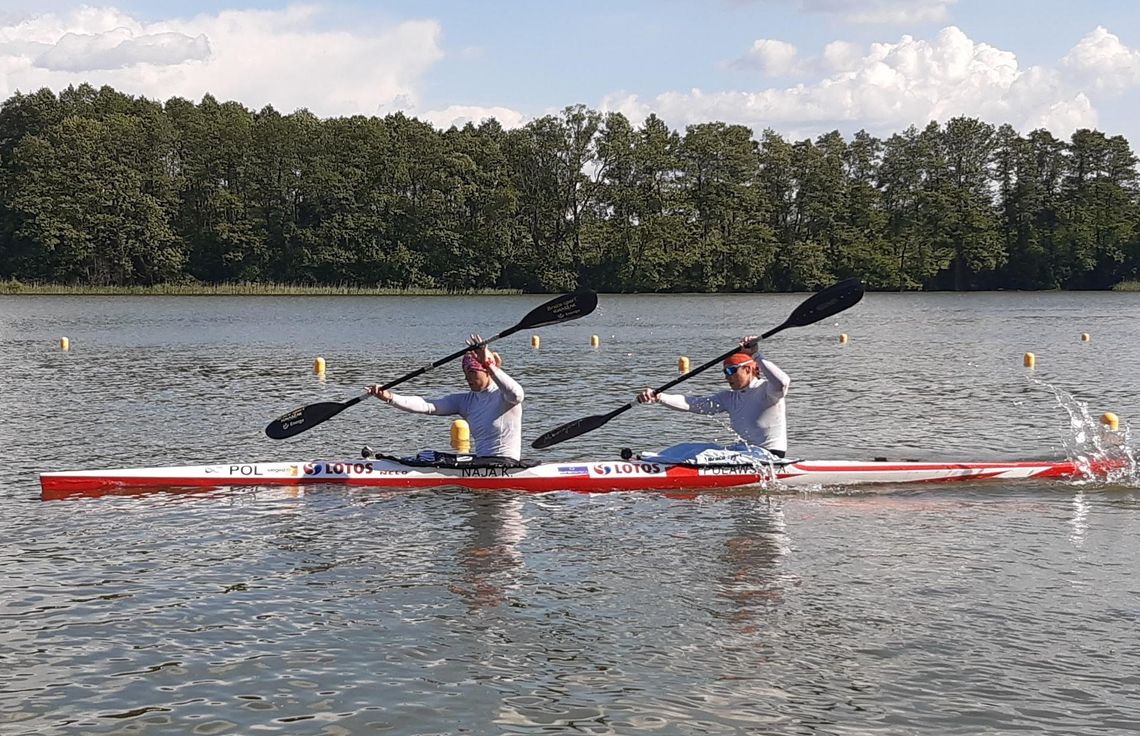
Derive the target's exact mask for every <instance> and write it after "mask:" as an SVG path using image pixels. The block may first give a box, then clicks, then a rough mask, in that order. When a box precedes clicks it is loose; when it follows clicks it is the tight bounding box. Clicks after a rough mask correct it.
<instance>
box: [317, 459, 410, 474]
mask: <svg viewBox="0 0 1140 736" xmlns="http://www.w3.org/2000/svg"><path fill="white" fill-rule="evenodd" d="M301 470H302V472H303V473H304V475H307V476H309V475H337V476H342V475H372V474H373V473H376V474H379V473H377V470H376V467H375V466H374V465H373V464H372V463H370V462H368V463H365V462H357V463H330V462H315V463H305V465H304V466H303V467H302V468H301ZM405 472H406V471H405ZM385 475H387V473H385Z"/></svg>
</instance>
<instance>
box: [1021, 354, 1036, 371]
mask: <svg viewBox="0 0 1140 736" xmlns="http://www.w3.org/2000/svg"><path fill="white" fill-rule="evenodd" d="M1022 362H1023V363H1024V364H1025V367H1026V368H1033V367H1034V366H1036V365H1037V356H1036V355H1034V354H1033V353H1026V354H1025V357H1024V358H1023V359H1022Z"/></svg>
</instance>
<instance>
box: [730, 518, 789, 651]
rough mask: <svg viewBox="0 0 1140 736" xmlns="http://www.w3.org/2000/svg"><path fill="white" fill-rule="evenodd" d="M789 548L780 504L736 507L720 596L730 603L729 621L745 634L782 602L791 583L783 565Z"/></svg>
mask: <svg viewBox="0 0 1140 736" xmlns="http://www.w3.org/2000/svg"><path fill="white" fill-rule="evenodd" d="M761 504H763V505H761ZM790 549H791V547H790V543H789V540H788V538H787V533H786V528H785V520H784V511H783V508H782V506H781V504H780V503H779V502H775V501H772V500H771V499H766V500H763V501H761V502H758V503H756V504H755V505H752V504H749V505H743V504H741V503H734V504H733V512H732V530H731V533H730V535H729V536H728V537H727V538H726V539H725V541H724V550H723V552H722V553H721V559H722V560H723V563H724V571H723V573H722V574H721V575H720V577H719V582H720V586H721V587H720V592H719V594H720V596H721V597H723V598H725V599H726V600H727V601H729V602H730V604H731V605H730V607H729V609H728V612H727V619H728V620H729V621H731V622H732V623H733V624H734V625H736V626H737V627H739V629H740V630H741V631H742V632H748V631H752V630H753V628H754V626H755V624H756V622H757V621H759V620H761V619H762V618H763V617H765V616H767V615H769V614H771V613H772V612H773V610H774V609H775V608H776V607H777V606H778V605H779V604H780V603H781V601H782V599H783V590H782V589H783V587H784V586H785V585H788V584H791V581H790V580H789V576H787V575H786V574H785V572H784V571H783V570H781V569H780V562H781V560H782V558H783V557H784V556H785V555H787V554H789V552H790Z"/></svg>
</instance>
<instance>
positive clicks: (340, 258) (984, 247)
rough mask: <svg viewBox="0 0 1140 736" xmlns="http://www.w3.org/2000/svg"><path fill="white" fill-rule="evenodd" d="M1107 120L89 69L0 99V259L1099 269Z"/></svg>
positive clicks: (478, 269)
mask: <svg viewBox="0 0 1140 736" xmlns="http://www.w3.org/2000/svg"><path fill="white" fill-rule="evenodd" d="M1137 192H1138V189H1137V172H1136V157H1135V156H1134V155H1133V153H1132V151H1131V148H1130V146H1129V144H1128V142H1127V141H1126V140H1125V139H1124V138H1123V137H1122V136H1107V135H1105V134H1104V133H1101V132H1098V131H1095V130H1079V131H1077V132H1076V133H1074V134H1073V135H1072V136H1071V137H1070V138H1069V140H1061V139H1058V138H1056V137H1054V136H1053V135H1051V134H1050V133H1049V132H1048V131H1045V130H1034V131H1032V132H1030V133H1028V134H1025V135H1023V134H1021V133H1019V132H1018V131H1016V130H1014V129H1013V128H1012V127H1010V126H1008V125H1002V126H997V127H995V126H994V125H991V124H989V123H986V122H983V121H980V120H977V119H973V118H967V117H957V118H953V119H951V120H949V121H947V122H946V123H945V124H940V123H930V124H929V125H927V126H926V127H924V128H922V129H919V128H916V127H911V128H908V129H906V130H905V131H903V132H900V133H896V134H894V135H891V136H890V137H889V138H886V139H885V140H883V139H880V138H876V137H874V136H872V135H870V134H868V133H866V132H865V131H860V132H858V133H856V134H855V135H854V136H853V137H852V138H851V140H846V139H845V138H844V137H843V136H842V135H841V134H840V133H839V132H831V133H827V134H825V135H822V136H819V137H818V138H816V139H815V140H810V139H805V140H800V141H792V140H787V139H785V138H784V137H782V136H781V135H779V134H778V133H776V132H774V131H772V130H766V131H764V132H763V134H762V135H760V137H759V140H757V139H756V138H755V136H754V135H753V132H752V130H751V129H749V128H747V127H745V126H741V125H729V124H726V123H722V122H710V123H701V124H697V125H690V126H688V127H687V128H686V129H685V131H684V132H683V133H681V132H679V131H675V130H673V129H671V128H670V127H669V126H668V125H667V124H666V123H665V121H663V120H661V119H660V118H658V117H656V116H655V115H650V116H649V117H647V118H646V119H645V120H643V121H641V122H640V124H636V125H635V124H634V123H633V122H631V121H630V120H629V119H627V118H626V117H625V116H624V115H622V114H621V113H602V112H598V111H595V110H591V109H589V108H587V107H585V106H582V105H577V106H571V107H567V108H566V109H565V110H563V111H562V112H561V113H560V114H558V115H548V116H545V117H542V118H539V119H536V120H534V121H532V122H530V123H529V124H527V125H525V126H523V127H521V128H517V129H513V130H504V129H503V127H502V126H501V125H500V124H499V123H498V122H496V121H495V120H485V121H483V122H481V123H479V124H478V125H475V124H468V125H465V126H464V127H462V128H458V127H452V128H450V129H448V130H442V131H441V130H438V129H436V128H434V127H433V126H432V125H430V124H429V123H426V122H422V121H419V120H416V119H414V118H409V117H406V116H405V115H403V114H399V113H397V114H392V115H387V116H385V117H365V116H353V117H339V118H329V119H320V118H317V117H316V116H314V115H313V114H311V113H310V112H308V111H306V110H299V111H297V112H294V113H291V114H288V115H283V114H281V113H279V112H278V111H277V110H275V109H274V108H272V107H265V108H263V109H261V110H259V111H253V110H250V109H247V108H246V107H244V106H243V105H241V104H239V103H237V102H218V101H217V100H216V99H214V98H213V97H212V96H209V95H207V96H205V97H204V98H203V99H202V100H201V102H199V103H194V102H191V101H188V100H185V99H182V98H178V97H175V98H171V99H170V100H168V101H167V102H165V103H161V102H157V101H153V100H149V99H146V98H142V97H133V96H130V95H126V94H123V93H121V92H118V91H116V90H114V89H112V88H110V87H102V88H100V89H96V88H94V87H92V86H90V85H86V84H84V85H80V86H78V87H68V88H67V89H65V90H63V91H61V92H60V93H59V94H58V95H57V94H55V93H54V92H52V91H51V90H48V89H42V90H40V91H38V92H34V93H30V94H23V93H17V94H15V95H13V96H11V97H10V98H8V99H7V100H6V101H4V103H3V105H2V106H0V278H4V279H15V280H20V281H30V282H41V283H43V282H47V283H57V284H76V285H98V286H103V285H115V286H133V285H152V284H159V283H202V284H219V283H229V282H237V281H241V282H254V283H258V282H273V283H288V284H305V285H329V284H349V285H356V286H371V287H377V286H378V287H394V288H400V287H405V288H438V289H448V290H461V289H489V288H502V289H521V290H525V291H532V292H561V291H569V290H572V289H574V288H577V287H589V288H592V289H595V290H597V291H603V292H651V291H678V292H681V291H801V290H815V289H817V288H819V287H821V286H824V285H827V284H829V283H832V282H834V281H836V280H837V279H840V278H844V277H847V276H857V277H859V278H860V279H861V280H863V282H864V283H865V284H866V285H867V286H868V288H871V289H883V290H887V289H891V290H902V289H954V290H966V289H1054V288H1069V289H1104V288H1110V287H1112V286H1113V285H1114V284H1117V283H1118V282H1120V281H1122V280H1130V279H1136V278H1137V274H1138V269H1140V231H1138V225H1140V207H1138V203H1140V199H1138V196H1137Z"/></svg>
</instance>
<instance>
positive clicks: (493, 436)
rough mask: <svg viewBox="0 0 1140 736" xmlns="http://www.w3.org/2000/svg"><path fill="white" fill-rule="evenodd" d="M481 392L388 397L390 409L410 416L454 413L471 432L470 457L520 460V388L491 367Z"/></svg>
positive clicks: (521, 393)
mask: <svg viewBox="0 0 1140 736" xmlns="http://www.w3.org/2000/svg"><path fill="white" fill-rule="evenodd" d="M490 371H491V385H490V386H488V387H487V388H486V389H485V390H483V391H465V392H463V393H459V394H448V395H447V396H442V397H440V398H438V399H422V398H420V397H419V396H399V395H397V394H392V406H394V407H396V408H397V409H402V410H404V411H408V412H412V413H413V414H434V415H437V416H449V415H453V414H458V415H459V416H461V417H463V418H464V419H466V420H467V424H468V426H469V427H470V429H471V441H472V443H473V444H474V454H476V455H481V456H484V457H487V456H491V455H495V456H502V457H510V458H514V459H515V460H518V459H520V458H521V457H522V401H523V389H522V386H520V385H519V384H518V382H517V381H515V379H513V378H511V377H510V376H508V375H507V374H506V373H505V372H504V371H503V370H502V369H500V368H491V369H490Z"/></svg>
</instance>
